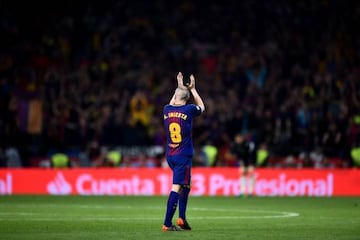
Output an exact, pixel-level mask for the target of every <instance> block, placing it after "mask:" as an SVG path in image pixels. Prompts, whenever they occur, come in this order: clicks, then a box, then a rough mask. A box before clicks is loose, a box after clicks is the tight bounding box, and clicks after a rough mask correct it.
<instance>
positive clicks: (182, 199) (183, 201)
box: [179, 187, 190, 220]
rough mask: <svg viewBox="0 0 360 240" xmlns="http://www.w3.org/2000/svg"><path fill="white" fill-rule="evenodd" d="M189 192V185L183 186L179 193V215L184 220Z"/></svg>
mask: <svg viewBox="0 0 360 240" xmlns="http://www.w3.org/2000/svg"><path fill="white" fill-rule="evenodd" d="M189 193H190V188H189V187H183V188H182V189H181V192H180V194H179V217H180V218H182V219H184V220H186V207H187V202H188V197H189Z"/></svg>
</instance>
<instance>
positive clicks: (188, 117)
mask: <svg viewBox="0 0 360 240" xmlns="http://www.w3.org/2000/svg"><path fill="white" fill-rule="evenodd" d="M163 113H164V125H165V130H166V133H167V136H166V156H168V157H170V156H192V155H193V151H194V150H193V143H192V120H193V118H194V117H196V116H199V115H200V114H201V108H200V107H199V106H197V105H194V104H187V105H182V106H172V105H169V104H168V105H165V107H164V111H163Z"/></svg>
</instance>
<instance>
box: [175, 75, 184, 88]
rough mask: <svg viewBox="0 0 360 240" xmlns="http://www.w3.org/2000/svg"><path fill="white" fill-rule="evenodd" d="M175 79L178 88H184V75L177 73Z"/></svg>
mask: <svg viewBox="0 0 360 240" xmlns="http://www.w3.org/2000/svg"><path fill="white" fill-rule="evenodd" d="M176 79H177V82H178V87H179V88H185V86H184V82H183V79H184V76H183V75H182V73H181V72H179V73H178V75H177V76H176Z"/></svg>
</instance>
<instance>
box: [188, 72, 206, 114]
mask: <svg viewBox="0 0 360 240" xmlns="http://www.w3.org/2000/svg"><path fill="white" fill-rule="evenodd" d="M187 87H188V89H189V90H190V92H191V94H192V95H193V98H194V102H195V104H196V105H198V106H199V107H200V108H201V112H204V111H205V104H204V102H203V100H202V99H201V97H200V95H199V93H198V92H197V91H196V88H195V77H194V75H193V74H191V75H190V84H189V85H188V86H187Z"/></svg>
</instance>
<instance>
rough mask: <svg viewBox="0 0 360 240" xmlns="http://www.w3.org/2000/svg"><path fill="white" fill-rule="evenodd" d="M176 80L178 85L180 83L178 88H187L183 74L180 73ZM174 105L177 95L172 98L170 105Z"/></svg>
mask: <svg viewBox="0 0 360 240" xmlns="http://www.w3.org/2000/svg"><path fill="white" fill-rule="evenodd" d="M176 79H177V83H178V88H186V87H185V86H184V82H183V79H184V76H183V75H182V73H181V72H179V73H178V75H177V76H176ZM174 103H175V93H174V95H173V96H172V98H171V100H170V103H169V104H170V105H173V104H174Z"/></svg>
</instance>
